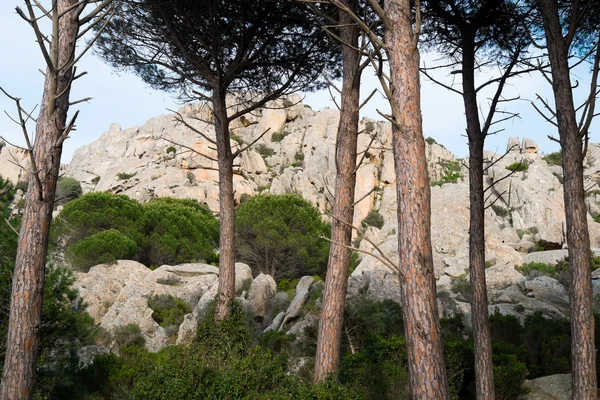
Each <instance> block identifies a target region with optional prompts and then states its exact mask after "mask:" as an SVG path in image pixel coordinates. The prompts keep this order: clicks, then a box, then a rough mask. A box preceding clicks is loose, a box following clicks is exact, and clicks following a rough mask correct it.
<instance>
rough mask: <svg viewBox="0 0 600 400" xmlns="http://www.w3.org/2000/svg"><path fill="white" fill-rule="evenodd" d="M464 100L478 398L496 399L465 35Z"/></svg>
mask: <svg viewBox="0 0 600 400" xmlns="http://www.w3.org/2000/svg"><path fill="white" fill-rule="evenodd" d="M463 43H464V46H463V60H462V76H463V83H462V86H463V101H464V104H465V115H466V120H467V136H468V137H469V193H470V215H469V218H470V220H469V268H470V271H469V275H470V280H471V291H472V298H471V320H472V323H473V344H474V347H475V349H477V351H475V387H476V398H477V399H478V400H493V399H494V369H493V364H492V340H491V335H490V325H489V324H490V322H489V315H488V299H487V287H486V282H485V198H484V191H483V145H484V142H485V137H484V136H483V132H482V131H481V125H480V121H479V109H478V106H477V93H476V91H475V49H474V45H473V46H469V44H468V43H474V38H471V37H468V36H467V37H465V36H463Z"/></svg>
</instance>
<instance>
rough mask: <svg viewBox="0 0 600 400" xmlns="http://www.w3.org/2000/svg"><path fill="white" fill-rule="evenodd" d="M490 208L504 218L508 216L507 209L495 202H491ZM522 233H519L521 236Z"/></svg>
mask: <svg viewBox="0 0 600 400" xmlns="http://www.w3.org/2000/svg"><path fill="white" fill-rule="evenodd" d="M492 210H494V213H495V214H496V215H497V216H499V217H500V218H506V217H508V216H510V213H509V212H508V210H507V209H506V208H504V207H502V206H499V205H497V204H492ZM522 236H523V235H521V237H522Z"/></svg>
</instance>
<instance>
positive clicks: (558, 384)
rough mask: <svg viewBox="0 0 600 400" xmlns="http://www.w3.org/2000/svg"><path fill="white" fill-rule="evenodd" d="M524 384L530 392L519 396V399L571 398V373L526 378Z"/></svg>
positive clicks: (568, 399) (548, 399)
mask: <svg viewBox="0 0 600 400" xmlns="http://www.w3.org/2000/svg"><path fill="white" fill-rule="evenodd" d="M523 386H524V387H526V388H527V389H529V393H527V394H523V395H521V396H519V400H570V399H571V392H572V390H571V374H558V375H550V376H544V377H541V378H537V379H531V380H529V379H526V380H525V382H524V383H523Z"/></svg>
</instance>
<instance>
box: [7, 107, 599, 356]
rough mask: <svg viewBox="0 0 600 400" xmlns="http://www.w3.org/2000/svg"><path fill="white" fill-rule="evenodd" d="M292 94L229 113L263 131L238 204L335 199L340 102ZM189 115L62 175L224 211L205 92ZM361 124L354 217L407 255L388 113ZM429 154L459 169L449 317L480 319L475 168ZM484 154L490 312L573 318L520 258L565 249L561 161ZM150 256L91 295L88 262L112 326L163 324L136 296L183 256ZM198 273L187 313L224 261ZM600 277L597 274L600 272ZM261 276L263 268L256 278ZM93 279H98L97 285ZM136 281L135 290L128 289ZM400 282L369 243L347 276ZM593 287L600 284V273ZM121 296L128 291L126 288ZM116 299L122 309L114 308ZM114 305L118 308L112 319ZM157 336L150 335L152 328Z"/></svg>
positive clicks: (115, 142)
mask: <svg viewBox="0 0 600 400" xmlns="http://www.w3.org/2000/svg"><path fill="white" fill-rule="evenodd" d="M283 103H286V104H285V105H287V106H289V105H290V104H292V105H291V106H289V107H287V108H283V107H282V105H283V104H277V103H273V104H269V105H268V107H265V108H263V109H259V110H257V111H256V112H254V113H253V115H246V117H245V118H246V119H248V120H249V121H250V122H251V124H250V125H248V126H244V124H243V123H242V121H241V120H238V121H234V123H233V124H232V129H231V135H232V146H233V147H234V150H235V149H239V148H240V146H241V147H243V146H245V144H247V143H252V142H253V141H254V140H256V139H257V138H259V137H260V136H261V134H263V133H264V132H266V134H264V136H262V138H260V139H258V140H257V142H256V143H255V144H254V145H253V146H252V147H251V148H250V149H249V150H248V151H246V152H243V153H242V154H241V155H240V157H239V159H238V162H237V163H236V171H235V176H234V188H235V197H236V201H237V202H238V203H239V202H240V201H241V200H242V197H243V196H244V195H254V194H256V193H267V192H268V193H273V194H283V193H297V194H299V195H301V196H302V197H304V198H305V199H307V200H309V201H311V202H312V203H313V204H315V205H316V206H317V207H318V208H319V209H320V210H321V211H323V212H324V213H326V212H327V211H328V210H329V209H330V208H331V204H332V195H331V193H332V192H333V190H334V185H335V153H334V152H335V150H334V148H335V137H336V131H337V124H338V118H339V112H338V111H337V110H332V109H325V110H321V111H313V110H312V109H311V108H310V107H308V106H306V105H303V104H302V103H299V102H298V99H295V98H292V99H287V100H284V101H283ZM178 113H179V116H180V117H181V118H183V120H184V121H185V123H186V124H189V125H191V126H193V127H194V128H195V129H196V130H198V131H200V132H202V135H200V134H198V133H196V132H194V131H193V130H191V129H189V128H188V127H186V126H185V124H183V123H181V122H178V121H177V120H176V118H175V115H174V114H170V115H163V116H159V117H156V118H153V119H151V120H150V121H148V122H147V123H146V124H144V125H143V126H141V127H133V128H128V129H125V130H122V129H121V127H120V126H119V125H118V124H113V125H112V126H111V127H110V129H109V130H108V131H107V132H105V133H104V134H103V135H102V136H101V138H100V139H99V140H97V141H95V142H93V143H91V144H89V145H87V146H84V147H82V148H80V149H79V150H77V152H76V153H75V156H74V158H73V160H72V162H71V164H70V165H68V166H65V167H64V174H65V175H66V176H70V177H73V178H76V179H78V180H79V181H80V182H81V183H82V186H83V189H84V191H86V192H89V191H109V192H112V193H121V194H125V195H128V196H130V197H133V198H135V199H137V200H140V201H142V202H145V201H148V200H150V199H152V198H154V197H163V196H169V197H176V198H193V199H197V200H199V201H201V202H204V203H206V204H207V205H208V206H209V207H210V208H211V209H212V210H214V211H216V210H218V184H217V179H218V174H217V165H216V162H215V161H214V159H215V158H216V154H215V149H214V147H213V144H212V143H211V141H210V140H211V138H214V130H213V128H212V127H211V125H210V124H208V123H207V122H205V121H206V120H210V118H211V114H210V110H208V108H207V107H206V106H204V105H202V104H194V105H186V106H185V107H182V108H181V109H180V110H179V112H178ZM360 129H361V134H360V138H359V152H360V153H359V154H360V159H361V161H360V165H359V167H358V169H357V190H356V199H355V200H357V201H358V204H357V206H356V210H355V221H356V223H355V224H356V225H360V222H361V221H362V220H363V219H364V218H365V217H366V216H367V215H368V214H369V213H370V212H372V211H373V210H375V211H377V212H378V213H379V214H380V215H381V216H382V217H383V226H382V227H381V228H376V227H372V226H371V227H368V228H367V229H366V230H365V231H364V232H363V233H361V234H360V235H359V236H358V237H357V240H356V241H355V244H357V245H359V246H360V247H361V249H362V250H364V251H372V248H371V245H370V244H369V243H368V242H367V241H366V240H360V239H361V238H362V237H364V236H367V237H369V238H370V239H371V240H372V241H374V242H375V243H377V244H378V246H379V248H380V249H382V251H384V252H385V253H386V254H387V255H388V256H389V257H390V258H392V259H394V260H397V259H398V253H397V232H396V230H397V221H396V209H397V205H396V193H395V189H396V187H395V174H394V163H393V158H392V154H391V150H390V147H391V129H390V126H389V124H388V123H384V122H380V121H373V120H370V119H367V118H364V119H362V120H361V121H360ZM14 157H17V158H18V160H20V162H27V161H26V160H27V157H26V154H21V153H19V151H17V150H15V149H11V148H6V147H5V148H3V149H2V151H0V167H1V168H2V171H3V172H2V173H3V175H5V174H8V175H10V176H9V179H11V180H15V181H17V180H22V179H23V176H22V172H21V171H20V170H19V169H18V168H17V169H15V168H12V167H11V168H12V169H11V168H8V167H7V165H13V164H11V163H10V162H9V161H11V160H12V161H13V162H14ZM427 157H428V169H429V174H430V177H431V181H432V182H439V183H440V184H442V183H444V182H446V181H452V180H453V179H452V178H453V174H454V178H457V179H456V183H444V184H442V185H441V186H440V185H436V186H433V187H432V190H431V195H432V200H431V201H432V242H433V253H434V254H433V255H434V266H435V274H436V278H437V283H438V290H439V291H440V292H442V294H441V295H440V296H439V301H440V306H441V307H440V313H441V314H442V315H446V316H448V315H452V314H454V313H456V312H459V311H460V312H462V313H463V314H464V315H465V316H466V318H465V320H466V322H469V318H468V313H469V305H468V302H467V298H466V295H465V294H461V293H453V292H452V290H451V288H452V285H453V284H456V282H459V283H460V281H461V280H464V279H465V275H466V274H467V273H468V249H467V243H468V223H469V220H468V207H469V193H468V183H467V182H466V181H465V178H464V177H465V176H466V169H465V167H464V166H462V164H463V163H464V162H462V160H458V159H457V158H456V157H455V156H454V155H453V154H452V153H450V152H449V151H448V150H446V149H445V148H444V147H443V146H441V145H439V144H436V143H428V144H427ZM486 158H487V162H486V164H487V170H486V176H485V180H486V186H487V187H488V188H489V189H488V190H487V193H489V199H488V205H489V208H488V209H487V210H486V248H487V254H486V260H487V264H488V265H489V268H488V269H487V280H488V287H489V290H490V301H491V304H490V311H491V312H493V311H494V310H498V311H500V312H503V313H511V314H515V315H517V316H519V317H523V316H524V315H527V314H529V313H531V312H533V311H536V310H537V311H542V312H543V313H544V314H546V315H548V316H549V317H559V316H568V296H567V288H565V287H564V285H563V284H562V283H560V282H559V281H557V280H555V279H553V278H550V277H535V276H530V277H525V276H524V275H523V274H521V273H520V272H518V271H517V270H516V269H515V266H519V265H522V264H523V263H526V262H534V261H540V262H545V263H547V264H550V265H553V264H556V263H557V262H559V261H561V260H563V259H564V258H565V257H566V254H567V253H566V250H565V246H566V239H565V227H564V205H563V191H562V190H563V189H562V184H561V181H562V169H561V167H559V166H555V165H549V164H548V163H547V162H546V161H545V160H544V159H543V153H540V151H539V149H538V147H537V145H536V144H535V143H533V141H531V140H529V139H523V140H522V141H521V140H519V139H518V138H510V139H509V141H508V145H507V152H506V154H495V153H491V152H487V153H486ZM514 163H526V164H527V165H528V169H527V170H526V171H521V172H516V173H514V174H511V172H510V171H509V170H508V169H507V168H506V167H507V166H509V165H511V164H514ZM585 166H586V169H585V175H586V178H585V179H586V183H585V187H586V188H589V193H588V194H589V195H588V196H587V197H586V199H587V202H588V209H589V215H588V221H589V226H590V234H591V242H592V247H593V248H599V247H600V224H599V223H597V222H594V220H593V217H594V216H596V215H597V214H598V213H599V212H600V207H599V202H600V191H599V190H598V189H599V187H598V181H599V180H600V144H593V145H590V147H589V149H588V153H587V155H586V159H585ZM456 174H458V175H456ZM13 175H14V176H13ZM540 250H546V251H540ZM119 265H120V264H119ZM138 267H139V268H138ZM98 268H99V267H98ZM103 268H108V267H103ZM111 268H112V267H111ZM143 268H145V267H143V266H140V265H138V266H137V267H136V269H135V271H138V270H139V271H138V272H137V273H138V275H136V278H135V279H133V280H131V279H130V278H129V277H125V278H123V279H121V280H119V279H117V280H115V281H114V282H112V283H111V284H107V285H100V286H98V287H99V289H98V290H100V291H105V292H110V293H112V294H110V296H109V295H105V294H102V295H98V296H96V295H94V296H96V297H94V296H91V295H90V294H89V293H90V291H89V290H88V289H86V288H85V287H84V285H83V284H81V282H88V281H89V282H94V281H97V280H103V279H104V278H102V277H101V276H102V275H105V273H107V271H104V270H103V272H102V273H94V271H95V270H94V269H92V270H91V271H90V273H89V274H87V275H82V277H81V280H80V285H81V286H80V287H81V289H82V293H83V295H84V299H85V300H86V302H88V303H89V304H90V309H91V310H92V311H91V312H92V315H93V316H94V318H96V319H97V320H98V321H102V324H103V325H106V326H107V327H108V326H114V325H116V324H125V323H129V322H127V321H129V320H130V319H128V318H129V317H127V316H128V315H129V314H128V313H125V314H124V313H123V312H122V311H120V310H126V309H132V310H133V309H136V307H137V309H138V311H139V312H136V313H135V314H136V315H138V316H139V315H142V316H144V317H143V318H146V319H145V320H144V321H146V320H147V322H148V323H147V324H146V323H145V322H143V321H142V319H143V318H142V317H140V318H138V317H135V318H133V317H132V318H133V319H132V320H136V321H138V322H139V323H140V325H141V326H142V325H144V324H146V325H147V326H148V329H150V330H151V329H154V328H156V327H154V326H153V325H152V324H151V323H150V322H149V321H150V320H148V318H147V317H148V315H147V313H148V311H147V304H146V305H145V306H144V305H143V304H142V303H143V301H142V300H139V299H143V298H144V297H145V296H147V295H148V293H150V292H153V293H154V291H156V290H158V289H156V287H158V288H160V289H161V290H163V289H165V288H163V287H162V286H156V285H158V284H157V283H156V282H157V280H156V279H158V278H157V277H158V275H160V274H163V273H167V272H168V273H175V272H173V271H171V270H169V269H168V268H174V267H167V266H165V267H161V269H159V270H156V271H154V272H149V270H147V269H143ZM132 271H133V270H132ZM165 271H167V272H165ZM132 273H133V272H132ZM194 274H195V272H194ZM155 275H156V276H155ZM184 275H185V274H184ZM128 276H129V275H128ZM199 276H200V275H198V277H197V278H193V279H192V278H189V277H187V278H186V280H184V282H183V283H182V285H183V287H188V286H190V289H189V292H188V291H186V292H185V293H184V292H177V293H178V296H179V297H181V296H183V297H182V298H184V299H185V300H186V301H188V302H189V303H190V305H191V306H192V307H194V309H195V311H194V314H193V315H192V316H191V317H186V318H187V319H186V321H188V322H189V321H191V318H192V317H196V316H197V314H198V311H197V309H198V303H199V302H201V301H202V300H201V299H202V298H203V296H204V294H206V293H209V294H210V293H211V290H213V288H214V280H215V279H216V272H215V271H212V272H210V274H208V273H202V274H201V276H202V277H199ZM155 278H156V279H155ZM247 278H248V279H251V278H252V277H251V276H250V277H247ZM595 278H600V275H598V276H595ZM257 279H258V277H254V281H253V282H255V281H256V280H257ZM467 279H468V276H467ZM150 281H151V285H150V283H148V282H150ZM196 281H198V282H196ZM267 281H268V282H267ZM599 282H600V281H599ZM305 283H306V282H305ZM94 285H96V286H97V283H94V284H92V286H94ZM111 285H112V286H111ZM114 285H116V286H114ZM132 285H134V286H133V289H132V288H130V286H132ZM148 285H150V286H148ZM253 285H255V286H256V285H260V287H261V288H263V287H268V288H269V289H268V290H267V291H266V292H261V293H262V294H260V296H262V297H261V298H267V299H269V301H271V299H275V298H276V297H277V295H276V294H275V292H274V289H273V282H271V281H269V280H268V278H266V277H264V276H263V277H262V278H260V282H258V283H256V284H254V283H253ZM397 285H398V280H397V278H396V276H394V275H393V274H392V273H391V272H390V271H388V270H387V269H386V267H385V266H384V265H382V264H381V263H380V262H379V261H378V260H377V259H376V257H373V256H372V255H366V256H364V257H363V258H362V261H361V263H360V265H359V266H358V267H357V268H356V270H355V271H354V272H353V274H352V277H351V281H350V286H349V287H350V292H351V293H359V292H361V293H363V292H368V293H370V294H372V295H373V296H376V297H378V298H392V299H395V300H399V299H398V291H397ZM96 286H94V287H96ZM113 286H114V287H113ZM163 286H164V285H163ZM178 287H179V286H178ZM308 287H309V288H310V287H311V285H308ZM596 287H598V288H600V283H599V285H596ZM161 290H158V292H161ZM186 290H187V289H186ZM214 290H216V289H214ZM214 290H213V291H214ZM261 290H262V289H261ZM307 290H309V289H307ZM130 291H133V292H130ZM250 292H252V288H250ZM131 293H141V294H139V295H138V294H136V295H132V294H131ZM265 293H267V294H265ZM240 295H241V293H240ZM90 296H91V297H90ZM106 296H109V297H106ZM111 296H112V297H111ZM252 296H254V295H252ZM252 296H251V295H250V294H248V293H246V294H245V295H244V296H243V297H242V298H243V299H244V300H246V301H251V298H252V299H256V298H257V297H252ZM256 296H259V295H256ZM260 296H259V297H260ZM117 298H118V299H120V300H115V299H117ZM132 298H136V299H138V300H131V299H132ZM290 300H293V299H290ZM140 301H142V303H140ZM292 303H293V301H292ZM115 304H116V305H117V306H115ZM114 307H117V309H116V310H114V311H110V310H111V309H113V308H114ZM144 307H145V308H144ZM101 308H105V309H106V310H105V311H103V313H100V312H99V311H97V310H99V309H101ZM265 310H266V308H264V307H263V310H262V311H260V310H258V311H257V310H255V312H257V315H259V316H260V314H263V316H264V315H265V313H268V312H267V311H265ZM280 311H282V312H283V311H285V310H280ZM113 314H114V318H113V317H111V315H113ZM107 315H108V317H107ZM286 315H287V314H285V313H284V315H283V316H277V315H271V316H269V318H272V319H275V320H277V318H276V317H280V319H281V321H279V326H282V325H281V324H283V325H286V324H287V321H288V320H289V318H288V320H286V321H285V322H284V319H285V318H287V317H286ZM126 317H127V318H126ZM269 318H267V319H269ZM150 319H151V318H150ZM126 320H127V321H126ZM185 324H186V322H184V325H185ZM146 325H144V326H146ZM153 327H154V328H153ZM144 329H145V328H144ZM155 330H156V329H155ZM146 331H148V330H147V329H146ZM146 331H145V332H146ZM148 332H149V331H148ZM158 332H159V333H157V334H156V335H158V336H156V335H155V336H153V337H156V338H158V339H156V340H154V339H152V340H154V341H155V342H156V343H157V344H156V346H158V347H160V346H161V345H162V344H161V343H164V340H163V339H164V337H163V336H164V335H163V334H162V333H160V330H158ZM147 336H148V337H149V338H150V336H151V335H150V334H148V335H147ZM161 338H162V339H161ZM165 340H166V339H165ZM178 340H180V339H178ZM152 346H155V345H152ZM155 348H156V347H155Z"/></svg>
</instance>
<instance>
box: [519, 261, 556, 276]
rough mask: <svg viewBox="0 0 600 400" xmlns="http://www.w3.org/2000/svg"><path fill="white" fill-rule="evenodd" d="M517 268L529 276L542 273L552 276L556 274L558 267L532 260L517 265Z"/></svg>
mask: <svg viewBox="0 0 600 400" xmlns="http://www.w3.org/2000/svg"><path fill="white" fill-rule="evenodd" d="M515 269H516V270H517V271H519V272H520V273H522V274H523V275H525V276H529V277H533V276H540V275H545V276H550V277H554V276H556V268H555V267H553V266H550V265H548V264H545V263H536V262H530V263H528V264H523V265H521V266H520V267H516V268H515Z"/></svg>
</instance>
